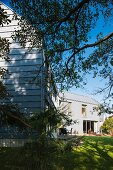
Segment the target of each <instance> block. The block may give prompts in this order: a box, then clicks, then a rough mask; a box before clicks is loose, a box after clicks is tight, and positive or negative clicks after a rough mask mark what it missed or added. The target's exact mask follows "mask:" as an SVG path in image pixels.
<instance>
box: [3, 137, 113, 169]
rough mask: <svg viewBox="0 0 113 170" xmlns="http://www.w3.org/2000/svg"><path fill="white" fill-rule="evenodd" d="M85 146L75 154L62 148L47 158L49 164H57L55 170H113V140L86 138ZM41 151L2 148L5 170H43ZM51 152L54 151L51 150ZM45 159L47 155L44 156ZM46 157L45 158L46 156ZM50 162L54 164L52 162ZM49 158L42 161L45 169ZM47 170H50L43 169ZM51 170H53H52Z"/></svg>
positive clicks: (79, 147) (76, 148) (80, 147)
mask: <svg viewBox="0 0 113 170" xmlns="http://www.w3.org/2000/svg"><path fill="white" fill-rule="evenodd" d="M83 140H84V143H83V145H82V146H78V147H75V148H73V149H72V150H71V151H64V150H62V144H61V146H60V148H61V150H58V149H60V148H59V147H58V148H57V150H54V153H51V154H50V153H49V155H46V157H47V163H48V166H49V164H53V170H113V137H100V136H99V137H91V136H87V137H84V138H83ZM36 150H37V148H35V147H34V149H31V150H28V149H25V148H24V149H23V148H1V149H0V169H1V170H40V169H39V164H38V161H37V160H38V159H39V157H38V155H37V154H36V153H37V152H36ZM49 152H51V149H49ZM43 156H44V155H43ZM44 157H45V156H44ZM49 160H50V162H49ZM44 161H45V158H44V159H43V157H42V158H41V164H42V165H43V164H44ZM43 170H46V168H43ZM48 170H51V168H48Z"/></svg>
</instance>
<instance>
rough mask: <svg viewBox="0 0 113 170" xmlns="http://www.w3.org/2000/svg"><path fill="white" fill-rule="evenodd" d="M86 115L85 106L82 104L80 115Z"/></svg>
mask: <svg viewBox="0 0 113 170" xmlns="http://www.w3.org/2000/svg"><path fill="white" fill-rule="evenodd" d="M86 114H87V105H85V104H82V115H83V116H86Z"/></svg>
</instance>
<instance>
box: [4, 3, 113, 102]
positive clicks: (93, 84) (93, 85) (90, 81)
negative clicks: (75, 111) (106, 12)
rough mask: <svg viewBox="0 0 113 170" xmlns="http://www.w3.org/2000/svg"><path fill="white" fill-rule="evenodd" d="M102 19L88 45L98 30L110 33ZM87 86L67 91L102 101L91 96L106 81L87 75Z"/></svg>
mask: <svg viewBox="0 0 113 170" xmlns="http://www.w3.org/2000/svg"><path fill="white" fill-rule="evenodd" d="M1 1H2V2H3V3H4V4H6V5H8V6H9V0H1ZM102 20H103V18H101V17H100V19H99V20H98V22H97V27H96V28H95V29H94V30H93V31H92V32H91V33H90V34H89V36H90V37H91V38H90V43H92V42H94V41H95V40H96V39H95V34H97V32H98V30H101V32H103V35H104V36H105V35H107V34H108V33H111V32H112V27H113V24H112V22H110V21H109V22H108V23H107V24H106V23H103V22H102ZM90 52H91V49H88V50H87V54H88V53H90ZM86 77H87V85H86V86H85V87H84V89H76V88H75V87H73V88H71V89H70V90H69V91H71V92H74V93H77V94H82V95H90V96H91V97H93V98H95V99H96V100H98V101H99V102H101V101H102V99H103V97H104V94H101V95H100V94H97V95H93V93H94V91H95V90H97V89H98V87H104V86H105V83H106V80H102V79H101V78H100V77H96V78H92V74H91V75H87V76H86Z"/></svg>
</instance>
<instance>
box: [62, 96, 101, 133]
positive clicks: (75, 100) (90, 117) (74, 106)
mask: <svg viewBox="0 0 113 170" xmlns="http://www.w3.org/2000/svg"><path fill="white" fill-rule="evenodd" d="M62 99H63V100H64V101H65V103H66V101H67V104H68V103H70V111H71V112H70V111H69V112H70V114H71V117H72V119H73V120H74V121H76V123H73V124H72V125H71V126H69V127H67V128H68V129H69V130H70V129H71V128H72V132H73V133H77V134H83V133H84V132H83V121H92V122H94V132H96V133H98V132H99V130H100V126H101V125H102V118H101V116H99V115H98V112H97V111H96V110H95V107H98V104H99V103H98V102H96V101H95V100H94V99H92V98H90V97H87V96H82V95H76V94H72V93H64V94H63V98H62ZM82 105H86V116H85V115H83V114H82Z"/></svg>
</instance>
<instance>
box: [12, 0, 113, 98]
mask: <svg viewBox="0 0 113 170" xmlns="http://www.w3.org/2000/svg"><path fill="white" fill-rule="evenodd" d="M11 4H12V7H13V9H14V10H15V12H16V13H17V14H20V16H21V19H20V24H19V25H20V28H21V31H20V30H19V31H18V30H17V31H16V32H15V36H16V37H18V38H19V40H20V42H21V44H22V45H25V43H26V42H27V41H28V40H29V41H30V43H31V44H30V45H31V47H36V48H39V47H41V46H42V48H44V50H45V62H46V63H47V62H49V63H50V64H51V67H52V70H53V74H54V75H55V82H56V83H58V84H59V86H60V85H61V89H62V88H64V87H65V88H69V87H71V86H76V87H79V86H80V85H81V82H84V83H86V82H85V79H84V75H85V74H86V73H90V72H91V71H93V73H94V77H95V76H96V75H99V76H101V77H102V78H104V79H109V82H108V85H107V86H106V87H107V90H109V94H108V95H109V96H112V84H113V78H112V74H113V72H112V66H113V58H112V44H113V43H112V42H113V33H110V34H108V35H107V36H105V37H104V35H103V34H102V33H101V30H99V29H98V31H97V34H95V37H93V39H95V42H93V43H91V41H92V40H90V34H91V32H92V31H95V28H96V26H97V24H98V20H100V19H101V20H102V22H101V23H102V24H103V25H104V21H105V22H106V23H109V20H110V18H112V14H113V2H112V0H108V1H106V0H103V1H100V0H96V1H94V0H91V1H89V0H78V1H72V0H70V1H68V0H60V1H57V0H52V1H48V0H44V1H43V0H41V1H38V0H35V1H34V0H29V1H22V0H21V1H20V0H16V1H15V0H11ZM17 18H18V17H17ZM31 26H32V29H31ZM30 30H31V31H30ZM99 31H100V32H99ZM33 33H34V35H33ZM93 47H96V48H95V49H94V48H93ZM88 49H89V50H90V51H92V52H91V54H90V55H88V54H87V51H88Z"/></svg>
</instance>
